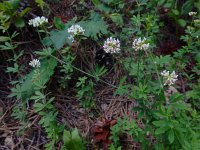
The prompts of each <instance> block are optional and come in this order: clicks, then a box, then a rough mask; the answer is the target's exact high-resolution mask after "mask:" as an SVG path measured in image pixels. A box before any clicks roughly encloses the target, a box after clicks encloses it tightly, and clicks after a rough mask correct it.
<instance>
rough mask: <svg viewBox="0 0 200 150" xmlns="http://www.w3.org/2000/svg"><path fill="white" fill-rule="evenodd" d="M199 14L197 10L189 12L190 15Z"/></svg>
mask: <svg viewBox="0 0 200 150" xmlns="http://www.w3.org/2000/svg"><path fill="white" fill-rule="evenodd" d="M196 14H197V12H194V11H191V12H189V13H188V15H189V16H195V15H196Z"/></svg>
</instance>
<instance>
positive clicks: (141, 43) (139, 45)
mask: <svg viewBox="0 0 200 150" xmlns="http://www.w3.org/2000/svg"><path fill="white" fill-rule="evenodd" d="M133 48H134V49H135V51H138V50H144V51H145V50H147V49H148V48H149V43H147V40H146V38H143V39H141V38H139V39H135V40H134V41H133Z"/></svg>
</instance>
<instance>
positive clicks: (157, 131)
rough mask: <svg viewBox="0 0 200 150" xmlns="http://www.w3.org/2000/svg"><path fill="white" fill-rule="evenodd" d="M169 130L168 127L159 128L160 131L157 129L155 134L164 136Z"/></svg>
mask: <svg viewBox="0 0 200 150" xmlns="http://www.w3.org/2000/svg"><path fill="white" fill-rule="evenodd" d="M168 129H169V127H166V126H164V127H161V128H158V129H156V131H155V134H157V135H158V134H163V133H165V132H166V131H167V130H168Z"/></svg>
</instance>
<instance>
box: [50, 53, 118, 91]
mask: <svg viewBox="0 0 200 150" xmlns="http://www.w3.org/2000/svg"><path fill="white" fill-rule="evenodd" d="M51 57H53V58H54V59H56V60H57V61H59V62H60V63H61V64H67V63H66V62H65V61H63V60H61V59H59V58H57V57H55V56H53V55H51ZM71 67H72V68H74V69H75V70H78V71H79V72H82V73H84V74H86V75H87V76H89V77H92V78H94V79H97V77H95V76H94V75H92V74H89V73H87V72H85V71H83V70H81V69H79V68H77V67H75V66H73V65H71ZM98 80H99V81H101V82H103V83H105V84H107V85H109V86H111V87H113V88H118V87H117V86H115V85H113V84H110V83H108V82H106V81H104V80H102V79H98Z"/></svg>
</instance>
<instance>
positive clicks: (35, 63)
mask: <svg viewBox="0 0 200 150" xmlns="http://www.w3.org/2000/svg"><path fill="white" fill-rule="evenodd" d="M29 65H30V66H32V67H33V68H39V67H40V61H39V60H38V59H33V60H31V61H30V63H29Z"/></svg>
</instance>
